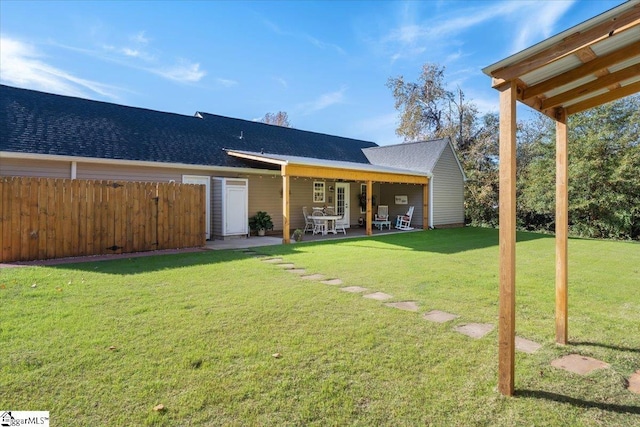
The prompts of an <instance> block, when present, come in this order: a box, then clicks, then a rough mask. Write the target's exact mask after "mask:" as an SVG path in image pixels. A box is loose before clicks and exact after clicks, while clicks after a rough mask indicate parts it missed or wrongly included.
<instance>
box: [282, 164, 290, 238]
mask: <svg viewBox="0 0 640 427" xmlns="http://www.w3.org/2000/svg"><path fill="white" fill-rule="evenodd" d="M289 227H290V225H289V175H287V169H286V167H285V166H283V167H282V243H283V244H287V243H291V237H289Z"/></svg>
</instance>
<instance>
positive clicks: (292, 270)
mask: <svg viewBox="0 0 640 427" xmlns="http://www.w3.org/2000/svg"><path fill="white" fill-rule="evenodd" d="M285 271H286V272H287V273H293V274H304V273H306V272H307V270H305V269H304V268H290V269H288V270H285Z"/></svg>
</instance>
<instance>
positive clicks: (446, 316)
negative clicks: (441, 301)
mask: <svg viewBox="0 0 640 427" xmlns="http://www.w3.org/2000/svg"><path fill="white" fill-rule="evenodd" d="M422 317H423V318H425V319H426V320H429V321H431V322H437V323H445V322H449V321H451V320H453V319H457V318H458V317H460V316H458V315H457V314H451V313H447V312H446V311H440V310H431V311H430V312H428V313H425V314H424V316H422Z"/></svg>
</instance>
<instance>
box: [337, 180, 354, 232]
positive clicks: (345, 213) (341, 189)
mask: <svg viewBox="0 0 640 427" xmlns="http://www.w3.org/2000/svg"><path fill="white" fill-rule="evenodd" d="M350 188H351V185H350V184H349V183H346V182H337V183H336V209H335V210H336V215H342V219H341V220H338V221H336V222H337V223H338V224H341V225H343V226H344V228H349V227H350V226H349V224H351V218H350V215H349V212H350V209H349V200H350V199H349V197H350V194H349V189H350Z"/></svg>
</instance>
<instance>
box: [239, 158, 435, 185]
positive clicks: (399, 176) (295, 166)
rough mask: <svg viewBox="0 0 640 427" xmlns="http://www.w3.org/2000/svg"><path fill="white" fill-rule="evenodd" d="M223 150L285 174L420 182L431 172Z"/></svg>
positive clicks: (425, 179) (406, 182) (426, 179)
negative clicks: (274, 168) (274, 166)
mask: <svg viewBox="0 0 640 427" xmlns="http://www.w3.org/2000/svg"><path fill="white" fill-rule="evenodd" d="M226 151H227V154H229V155H230V156H234V157H238V158H241V159H245V160H251V161H257V162H262V163H265V164H271V165H279V166H280V167H281V173H282V175H285V174H286V175H288V176H299V177H308V178H323V179H343V180H348V181H363V182H364V181H376V182H390V183H401V184H423V185H426V184H428V183H429V178H430V176H431V175H430V174H428V173H422V172H416V171H411V170H406V169H398V168H390V167H385V166H376V165H371V164H368V163H354V162H342V161H336V160H324V159H316V158H312V157H300V156H287V155H282V154H271V153H256V152H252V151H239V150H226Z"/></svg>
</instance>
